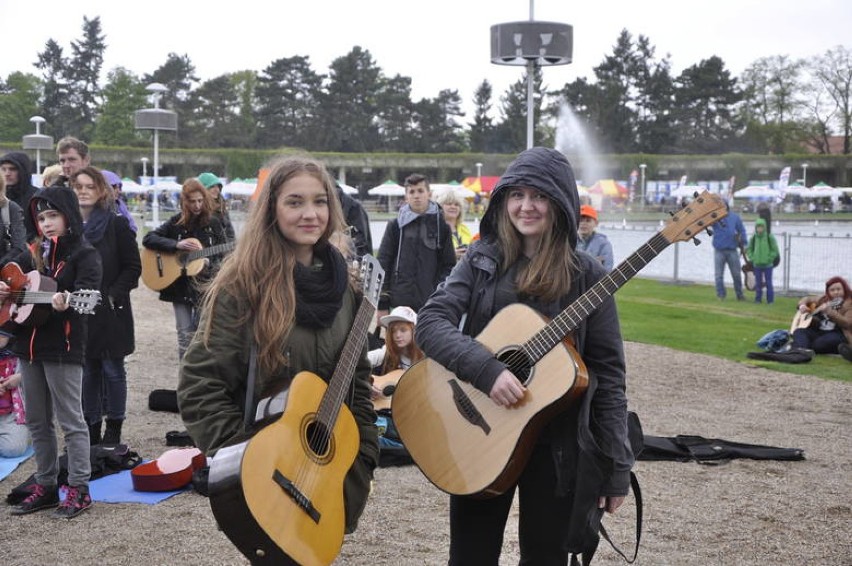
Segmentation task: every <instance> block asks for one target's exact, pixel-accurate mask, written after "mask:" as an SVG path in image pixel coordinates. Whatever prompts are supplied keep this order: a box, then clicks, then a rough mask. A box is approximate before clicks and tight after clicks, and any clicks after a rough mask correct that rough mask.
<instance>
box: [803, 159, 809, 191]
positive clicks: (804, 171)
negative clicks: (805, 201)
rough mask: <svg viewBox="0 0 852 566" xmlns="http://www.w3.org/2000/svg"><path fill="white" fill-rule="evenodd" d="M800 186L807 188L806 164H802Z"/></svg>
mask: <svg viewBox="0 0 852 566" xmlns="http://www.w3.org/2000/svg"><path fill="white" fill-rule="evenodd" d="M802 184H803V185H804V186H805V188H808V164H807V163H802Z"/></svg>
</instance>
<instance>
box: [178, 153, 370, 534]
mask: <svg viewBox="0 0 852 566" xmlns="http://www.w3.org/2000/svg"><path fill="white" fill-rule="evenodd" d="M334 191H335V188H334V182H333V181H332V180H331V178H330V176H329V174H328V173H327V171H326V169H325V167H324V166H323V165H322V163H320V162H318V161H316V160H313V159H308V158H303V157H291V158H287V159H284V160H283V161H279V162H278V163H276V164H275V165H274V166H273V167H272V169H271V171H270V174H269V177H268V179H267V181H266V182H265V183H264V185H263V187H262V189H261V192H260V195H259V197H258V199H257V202H256V203H255V206H254V207H253V209H252V211H251V213H250V214H249V217H248V220H247V222H246V225H245V231H244V234H246V235H247V236H248V237H243V238H240V239H238V240H237V248H236V249H235V252H234V253H233V254H231V255H229V256H228V257H227V258H226V259H225V261H224V263H223V264H222V266H221V269H220V270H219V272H218V273H217V275H216V278H215V279H214V280H213V282H212V284H211V286H210V288H209V290H208V291H207V293H206V294H205V297H204V300H203V303H202V310H201V318H200V321H199V326H198V331H197V332H196V334H195V337H194V338H193V340H192V342H191V343H190V346H189V348H188V349H187V351H186V354H185V356H184V358H183V361H182V364H181V369H180V381H179V385H178V405H179V407H180V413H181V417H182V419H183V422H184V424H185V426H186V428H187V431H188V432H189V434H190V436H191V437H192V439H193V440H194V442H195V444H196V446H198V447H199V448H200V449H201V450H202V451H203V452H204V453H206V454H207V455H208V456H214V455H216V454H217V453H218V452H219V451H222V450H224V449H226V448H227V449H233V447H234V446H237V445H239V444H240V443H245V441H248V444H249V446H250V444H251V443H253V442H258V438H259V437H260V438H265V437H267V436H268V434H269V431H270V430H272V429H273V428H275V429H277V428H279V427H273V426H272V425H269V426H268V427H264V426H263V425H265V424H267V423H269V422H270V421H271V422H273V423H276V420H279V421H282V422H283V421H284V420H285V419H284V416H286V415H287V413H288V411H291V410H292V411H296V410H297V409H298V408H300V407H301V406H302V405H310V404H311V403H312V402H313V401H314V400H313V399H310V400H306V398H305V396H303V395H302V393H304V392H305V391H306V390H305V388H304V384H305V383H306V381H305V380H306V377H305V375H304V374H302V375H299V374H300V372H310V373H312V374H314V376H315V378H316V379H315V380H314V381H309V383H314V382H319V383H321V382H328V381H329V380H330V379H331V377H332V374H333V373H334V371H335V367H336V365H337V362H338V359H339V358H340V355H341V350H342V349H343V347H344V344H345V342H346V340H347V337H348V335H349V334H350V332H351V331H352V325H353V322H354V320H355V317H356V313H357V312H358V309H359V305H360V300H359V298H358V297H357V296H356V293H355V290H354V285H353V282H352V281H351V280H350V276H349V272H348V270H347V265H346V262H345V260H344V258H343V256H342V255H341V254H340V252H339V251H338V250H337V249H336V248H335V247H334V246H333V245H331V244H330V243H329V238H330V237H331V236H332V234H334V233H335V232H337V231H339V230H342V229H343V228H344V227H345V224H344V223H343V220H342V212H341V205H340V202H339V201H338V199H337V197H336V196H335V192H334ZM356 355H357V364H356V368H355V372H354V376H353V377H352V379H351V381H350V382H349V386H348V388H346V389H345V390H343V391H340V392H339V393H338V396H337V397H336V401H337V402H338V403H341V404H343V407H342V408H340V415H339V416H338V420H347V421H349V422H351V418H352V417H354V425H353V426H352V429H353V430H357V435H353V436H355V438H341V437H338V436H337V435H336V434H335V436H334V437H333V438H332V440H331V443H330V445H329V446H330V448H331V449H333V450H330V454H332V455H331V456H330V457H329V458H330V460H332V459H334V457H335V456H334V455H335V454H337V453H343V452H345V451H344V450H343V446H342V445H343V444H346V447H350V446H351V445H352V444H355V445H356V446H355V447H354V452H353V453H355V452H357V455H356V456H354V462H352V463H351V466H350V465H349V463H348V462H345V466H346V467H343V468H342V469H343V472H342V474H341V475H344V474H345V478H343V479H342V480H341V482H339V483H342V486H341V485H339V484H335V483H334V482H328V483H325V481H324V476H321V475H318V476H317V477H313V476H310V474H311V471H310V470H312V469H313V465H314V464H315V463H316V461H317V459H322V457H317V458H315V457H314V456H316V454H313V453H312V450H311V448H312V447H313V445H311V446H310V447H309V446H306V445H305V443H303V442H302V443H300V440H304V439H303V438H302V435H301V434H300V432H299V431H298V430H296V431H295V433H294V434H293V435H292V436H290V435H282V436H283V437H282V438H280V439H277V442H276V445H278V444H280V445H283V446H287V450H288V451H289V452H292V453H296V454H299V455H300V456H302V458H300V460H301V459H304V461H305V464H304V468H305V470H304V471H303V472H304V473H302V472H300V473H301V474H302V475H299V476H298V477H296V475H295V474H294V475H293V477H288V479H290V480H293V483H294V488H295V489H296V490H298V489H305V487H304V486H302V485H301V482H305V483H306V484H309V485H310V487H311V488H312V489H319V490H321V491H326V492H334V490H336V489H341V488H342V489H341V491H342V493H341V496H342V499H343V505H344V507H345V530H346V532H352V531H354V530H355V528H356V526H357V523H358V519H359V517H360V515H361V513H362V511H363V510H364V507H365V505H366V502H367V496H368V495H369V492H370V485H371V481H372V478H373V470H374V468H375V467H376V465H377V462H378V455H379V448H378V435H377V430H376V427H375V424H374V423H375V421H376V414H375V412H374V410H373V405H372V402H371V400H370V365H369V362H368V360H367V347H366V340H365V341H364V344H363V346H362V347H361V348H360V349H359V350H358V352H357V354H356ZM250 367H253V368H255V370H256V371H255V379H254V384H253V386H252V385H251V383H252V381H250V380H249V378H248V376H249V373H250ZM308 377H310V376H308ZM328 391H331V389H328ZM247 396H250V397H249V402H248V403H247V402H246V397H247ZM319 396H323V397H325V395H324V394H317V397H319ZM276 403H277V404H276ZM264 407H266V409H264ZM269 407H278V409H272V410H271V411H270V410H269V409H268V408H269ZM347 409H348V410H347ZM316 410H317V409H310V410H309V411H307V412H306V414H307V415H313V414H314V411H316ZM282 411H283V413H282ZM350 412H351V415H352V417H350V416H349V415H348V414H349V413H350ZM245 413H248V416H246V414H245ZM276 413H277V414H276ZM282 414H283V415H284V416H281V415H282ZM291 414H292V413H291ZM305 418H306V419H307V418H308V417H305ZM276 424H280V423H276ZM306 426H307V425H306ZM296 428H298V427H296ZM336 430H337V429H336V428H335V429H334V431H336ZM265 435H267V436H265ZM282 450H284V448H282ZM249 452H250V449H249V448H246V452H245V453H246V454H249ZM246 458H248V456H247V457H246ZM291 460H293V458H290V457H286V458H282V459H281V460H278V464H277V467H276V469H275V472H276V473H278V472H279V470H282V471H281V472H280V473H281V474H283V475H285V476H286V475H287V472H286V470H285V469H284V468H282V466H284V464H282V463H281V462H285V463H286V462H288V461H291ZM246 462H247V460H243V463H242V466H247V465H250V464H247V463H246ZM326 464H328V465H329V466H330V465H332V464H333V462H331V461H329V462H326ZM334 464H337V462H334ZM337 465H340V464H337ZM326 467H328V466H326ZM215 471H216V459H215V458H214V460H213V464H212V466H211V471H210V494H211V498H212V497H213V495H214V493H213V492H214V472H215ZM257 475H258V476H262V478H263V479H262V480H259V481H267V482H268V484H269V485H268V486H267V487H268V491H269V497H270V498H275V497H283V498H284V504H283V505H286V504H288V503H289V499H288V498H287V495H286V494H285V491H284V490H283V489H282V488H281V487H280V486H279V484H278V483H276V482H275V481H273V479H272V476H273V474H272V473H271V471H270V473H269V474H265V473H264V472H263V471H260V470H259V471H258V473H257ZM305 475H307V476H309V477H308V478H307V479H306V478H305ZM297 480H298V482H297ZM282 481H283V480H282ZM311 482H314V483H313V484H311ZM305 495H306V496H308V497H309V494H308V493H305ZM215 511H216V509H215V507H214V512H215ZM319 512H320V514H322V511H319ZM322 516H323V517H327V516H328V515H327V514H324V515H322ZM217 519H219V517H218V515H217ZM341 538H342V534H341ZM240 550H243V549H242V548H240Z"/></svg>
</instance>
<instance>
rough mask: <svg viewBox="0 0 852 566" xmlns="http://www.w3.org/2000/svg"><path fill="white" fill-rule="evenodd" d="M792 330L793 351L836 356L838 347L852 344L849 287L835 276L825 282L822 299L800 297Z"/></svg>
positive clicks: (851, 304) (815, 296) (811, 296)
mask: <svg viewBox="0 0 852 566" xmlns="http://www.w3.org/2000/svg"><path fill="white" fill-rule="evenodd" d="M793 326H794V330H793V348H798V349H800V350H813V352H814V353H816V354H837V353H840V351H839V348H840V346H842V345H844V344H846V345H847V346H848V345H849V344H852V289H850V288H849V283H847V281H846V280H845V279H844V278H843V277H840V276H835V277H832V278H830V279H829V280H828V281H826V282H825V294H824V295H822V296H819V295H809V296H807V297H802V299H801V300H799V306H798V313H797V316H796V318H795V319H794V321H793ZM796 326H798V328H795V327H796Z"/></svg>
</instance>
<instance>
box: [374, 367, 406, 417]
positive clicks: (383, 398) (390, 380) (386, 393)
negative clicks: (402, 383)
mask: <svg viewBox="0 0 852 566" xmlns="http://www.w3.org/2000/svg"><path fill="white" fill-rule="evenodd" d="M402 374H403V370H401V369H395V370H393V371H389V372H388V373H386V374H384V375H374V376H373V387H375V388H376V389H378V390H379V396H378V397H377V398H375V399H373V409H375V410H377V411H380V410H382V409H390V408H391V399H392V398H393V392H394V391H396V384H397V383H399V378H400V377H402Z"/></svg>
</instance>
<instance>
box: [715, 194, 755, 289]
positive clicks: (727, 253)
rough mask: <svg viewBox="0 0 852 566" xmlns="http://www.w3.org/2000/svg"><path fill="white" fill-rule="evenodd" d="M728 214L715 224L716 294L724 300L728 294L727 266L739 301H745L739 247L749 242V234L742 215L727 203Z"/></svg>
mask: <svg viewBox="0 0 852 566" xmlns="http://www.w3.org/2000/svg"><path fill="white" fill-rule="evenodd" d="M725 206H726V207H727V209H728V215H727V216H726V217H725V218H724V219H723V220H722V221H721V222H717V223H716V224H715V225H714V226H713V258H714V264H713V265H714V269H715V275H716V296H717V297H718V298H719V299H720V300H724V299H725V297H726V296H727V294H728V293H727V291H726V290H725V266H726V265H727V266H728V270H729V271H730V272H731V279H733V281H734V293H735V294H736V296H737V300H738V301H744V300H745V295H744V294H743V278H742V273H741V266H740V252H739V248H741V247H745V246H746V245H747V244H748V234H746V229H745V226H744V225H743V220H742V218H740V215H739V214H737V213H736V212H734V211H733V210H731V208H730V206H729V205H728V204H727V203H726V204H725Z"/></svg>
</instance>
